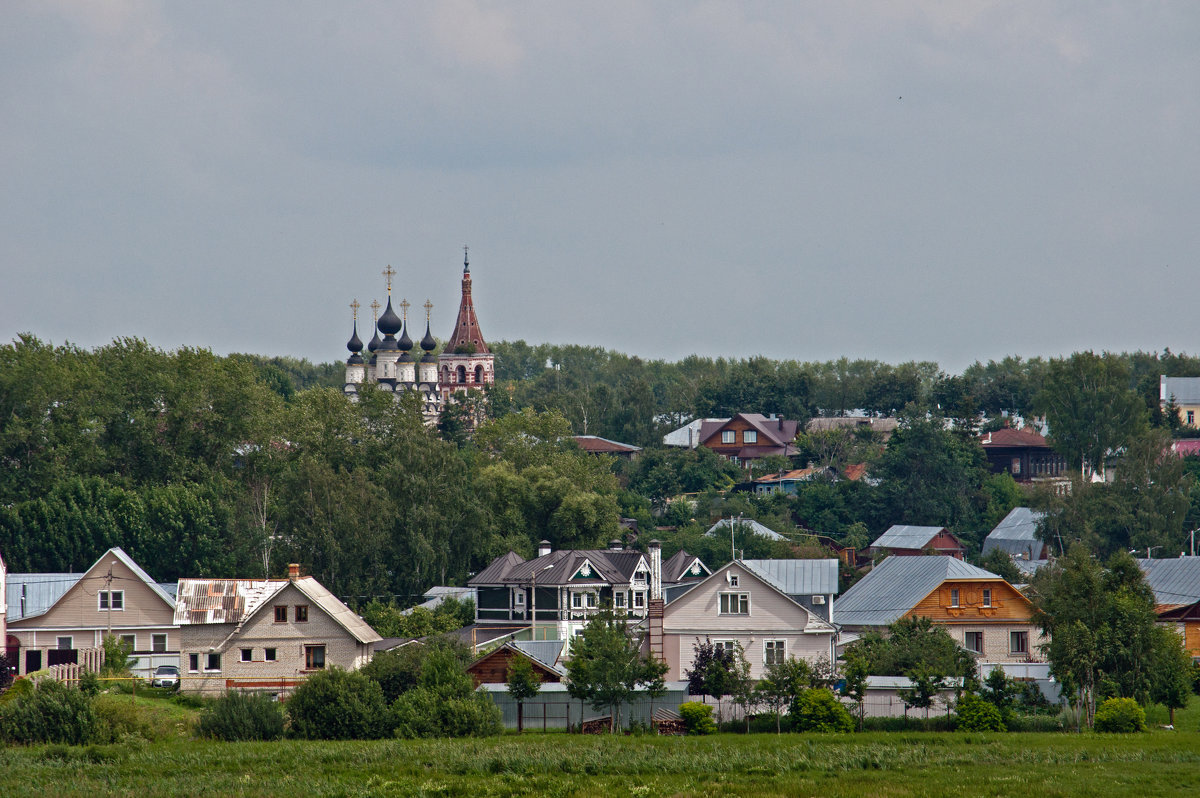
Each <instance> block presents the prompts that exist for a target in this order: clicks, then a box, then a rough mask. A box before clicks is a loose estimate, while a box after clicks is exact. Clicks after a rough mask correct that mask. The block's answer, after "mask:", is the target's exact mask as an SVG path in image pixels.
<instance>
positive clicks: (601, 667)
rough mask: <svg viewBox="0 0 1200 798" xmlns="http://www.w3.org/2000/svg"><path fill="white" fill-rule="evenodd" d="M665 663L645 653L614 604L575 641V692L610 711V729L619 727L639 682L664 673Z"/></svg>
mask: <svg viewBox="0 0 1200 798" xmlns="http://www.w3.org/2000/svg"><path fill="white" fill-rule="evenodd" d="M662 671H663V664H662V663H661V662H659V661H658V660H656V659H654V658H653V657H643V656H642V655H641V653H640V646H639V645H638V643H637V641H636V640H634V639H633V637H632V636H631V635H630V633H629V629H628V627H627V626H626V623H625V621H624V620H623V619H620V618H617V617H616V615H615V614H614V613H613V611H612V609H611V608H607V607H606V608H604V609H602V610H600V611H599V612H597V613H596V614H595V615H593V616H592V618H591V619H590V620H589V621H588V623H587V625H586V626H584V628H583V631H582V633H580V635H579V636H577V637H576V638H575V639H574V640H573V641H572V643H571V658H570V659H569V660H567V680H568V689H569V690H570V691H571V695H572V696H574V697H576V698H579V699H581V700H587V701H590V702H591V704H592V707H593V708H595V709H597V710H600V709H605V708H607V709H608V711H609V729H610V731H615V730H616V728H617V725H618V721H619V719H620V710H621V705H622V704H623V703H626V702H628V701H629V699H630V698H631V697H632V696H633V694H634V692H635V691H636V690H637V687H638V685H639V684H642V683H646V682H654V681H656V680H657V679H658V678H660V677H661V676H662Z"/></svg>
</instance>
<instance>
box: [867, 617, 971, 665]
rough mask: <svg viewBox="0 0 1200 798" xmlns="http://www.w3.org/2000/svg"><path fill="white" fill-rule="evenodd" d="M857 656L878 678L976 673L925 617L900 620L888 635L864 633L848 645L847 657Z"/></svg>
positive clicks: (947, 636)
mask: <svg viewBox="0 0 1200 798" xmlns="http://www.w3.org/2000/svg"><path fill="white" fill-rule="evenodd" d="M851 651H853V652H855V655H860V656H862V657H863V659H865V660H866V663H867V668H868V672H869V673H872V674H874V675H877V676H908V675H909V674H910V673H912V672H913V671H916V670H919V669H925V670H926V671H927V672H929V673H936V674H940V675H942V676H962V677H966V676H969V675H971V674H973V673H974V672H975V660H974V658H973V657H972V656H971V654H970V653H969V652H967V651H966V650H964V649H963V648H962V647H961V646H959V645H958V644H957V643H956V642H954V639H953V638H952V637H950V634H949V633H948V632H947V631H946V630H945V629H943V628H942V627H940V626H934V625H933V621H931V620H930V619H929V618H925V617H909V618H901V619H899V620H897V621H896V622H894V623H893V624H892V625H891V626H889V627H888V633H887V635H886V636H885V635H882V634H880V633H878V632H867V633H866V634H864V635H863V636H862V638H861V639H859V640H858V641H856V642H854V643H852V644H851V646H850V647H849V648H848V649H847V656H848V657H849V656H852V655H851V654H850V652H851Z"/></svg>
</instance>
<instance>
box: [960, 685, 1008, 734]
mask: <svg viewBox="0 0 1200 798" xmlns="http://www.w3.org/2000/svg"><path fill="white" fill-rule="evenodd" d="M955 712H956V713H957V715H958V728H959V729H960V730H961V731H1004V730H1005V725H1004V717H1003V716H1002V715H1001V714H1000V708H999V707H997V706H996V705H995V704H993V703H991V702H989V701H984V700H983V699H982V698H980V697H979V696H977V695H975V694H973V693H966V694H964V695H963V697H962V698H960V699H958V707H957V708H956V710H955Z"/></svg>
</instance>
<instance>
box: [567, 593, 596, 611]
mask: <svg viewBox="0 0 1200 798" xmlns="http://www.w3.org/2000/svg"><path fill="white" fill-rule="evenodd" d="M595 606H596V594H595V593H593V592H592V591H590V590H589V591H586V592H584V591H579V592H576V593H572V594H571V609H575V610H581V609H584V608H585V607H588V608H591V607H595Z"/></svg>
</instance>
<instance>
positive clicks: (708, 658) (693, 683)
mask: <svg viewBox="0 0 1200 798" xmlns="http://www.w3.org/2000/svg"><path fill="white" fill-rule="evenodd" d="M692 651H693V652H694V656H693V657H692V667H691V668H689V669H688V670H686V671H684V676H686V677H687V680H688V694H689V695H707V696H711V697H712V698H714V699H715V700H716V702H717V722H718V723H720V722H721V698H722V697H723V696H727V695H730V694H731V693H733V690H734V678H735V677H734V668H735V659H736V658H735V655H734V650H733V649H731V648H729V647H726V646H721V645H717V644H714V643H713V642H712V640H710V639H708V638H705V639H704V642H703V643H701V642H700V641H699V640H697V641H696V642H695V643H694V644H693V645H692Z"/></svg>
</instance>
